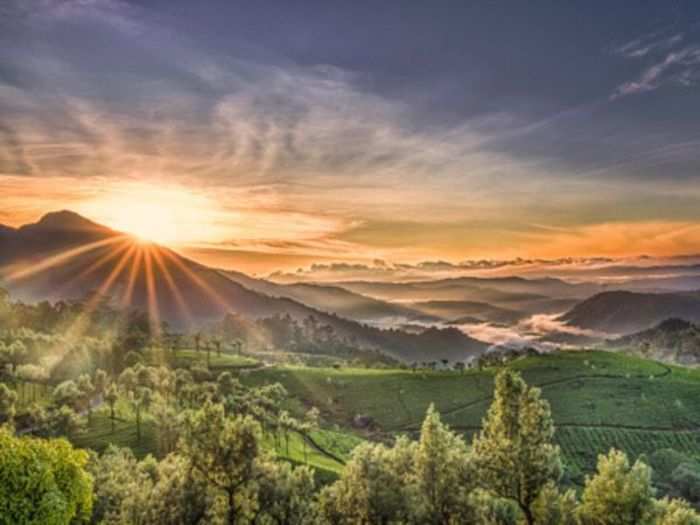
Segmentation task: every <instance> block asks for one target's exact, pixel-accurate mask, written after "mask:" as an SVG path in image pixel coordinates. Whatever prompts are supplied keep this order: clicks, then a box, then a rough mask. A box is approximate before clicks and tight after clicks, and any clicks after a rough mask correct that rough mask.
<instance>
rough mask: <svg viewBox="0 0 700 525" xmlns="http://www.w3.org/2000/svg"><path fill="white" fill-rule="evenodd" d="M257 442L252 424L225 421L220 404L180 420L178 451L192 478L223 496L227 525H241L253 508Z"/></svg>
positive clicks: (257, 434) (244, 420) (257, 428)
mask: <svg viewBox="0 0 700 525" xmlns="http://www.w3.org/2000/svg"><path fill="white" fill-rule="evenodd" d="M259 441H260V426H259V425H258V423H257V422H256V421H255V420H253V419H252V418H251V417H249V416H244V417H240V416H236V417H228V416H226V415H225V412H224V407H223V406H222V405H220V404H213V403H210V402H207V403H205V405H204V406H203V407H202V409H200V410H197V411H189V412H187V413H186V414H185V416H184V422H183V425H182V440H181V451H182V453H183V455H184V456H185V457H186V458H187V459H188V460H189V462H190V465H191V467H192V469H193V470H194V472H195V473H196V475H197V476H198V477H199V478H200V479H202V480H204V481H205V482H206V483H207V484H208V485H209V486H210V487H211V489H213V490H215V491H218V492H219V493H221V495H222V496H223V501H224V502H225V505H226V512H225V515H226V517H225V523H227V524H228V525H234V524H236V523H239V522H242V521H243V520H244V519H245V517H246V515H247V514H248V513H249V512H250V509H251V508H253V507H254V506H255V502H256V495H255V490H256V481H257V479H258V478H259V477H260V472H259V469H258V462H259V461H260V459H261V455H262V451H261V449H260V444H259Z"/></svg>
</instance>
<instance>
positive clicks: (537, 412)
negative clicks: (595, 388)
mask: <svg viewBox="0 0 700 525" xmlns="http://www.w3.org/2000/svg"><path fill="white" fill-rule="evenodd" d="M553 435H554V424H553V422H552V417H551V413H550V409H549V403H547V402H546V401H545V400H543V399H540V390H539V389H537V388H533V387H529V386H528V385H526V384H525V382H524V381H523V380H522V378H521V377H520V375H519V374H517V373H516V372H514V371H512V370H509V369H504V370H502V371H501V372H499V374H498V375H497V376H496V389H495V393H494V401H493V403H492V405H491V407H490V408H489V410H488V413H487V415H486V417H485V418H484V421H483V425H482V430H481V432H480V433H479V434H478V435H477V436H476V437H475V438H474V443H473V447H472V450H473V455H474V466H475V469H476V477H477V479H479V482H480V484H481V487H482V488H483V489H485V490H487V491H489V492H490V493H492V494H493V495H496V496H498V497H501V498H505V499H509V500H512V501H514V502H515V503H516V504H517V505H518V507H519V509H520V511H521V512H522V514H523V517H524V519H525V521H526V523H528V525H533V524H534V523H535V518H534V515H533V504H534V503H535V501H536V499H537V497H538V495H539V494H540V492H541V491H542V489H543V488H544V487H545V486H546V485H547V484H548V483H556V482H558V481H559V478H560V477H561V472H562V467H561V461H560V457H559V448H558V447H557V446H555V445H553V444H552V438H553Z"/></svg>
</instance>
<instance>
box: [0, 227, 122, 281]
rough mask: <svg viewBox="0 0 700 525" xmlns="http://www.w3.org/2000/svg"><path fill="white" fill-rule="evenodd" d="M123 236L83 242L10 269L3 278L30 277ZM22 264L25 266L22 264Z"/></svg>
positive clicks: (14, 279) (114, 241) (19, 278)
mask: <svg viewBox="0 0 700 525" xmlns="http://www.w3.org/2000/svg"><path fill="white" fill-rule="evenodd" d="M124 238H125V236H121V235H120V236H118V237H110V238H108V239H103V240H101V241H95V242H91V243H89V244H84V245H82V246H78V247H76V248H72V249H70V250H65V251H63V252H60V253H58V254H56V255H53V256H51V257H48V258H46V259H44V260H43V261H42V262H40V263H37V264H31V265H29V267H25V268H22V269H18V270H16V271H11V272H10V273H9V274H7V275H6V276H5V279H6V280H7V281H19V280H22V279H26V278H28V277H31V276H32V275H36V274H37V273H40V272H43V271H45V270H48V269H49V268H53V267H54V266H57V265H59V264H62V263H64V262H67V261H69V260H71V259H73V258H75V257H77V256H78V255H82V254H84V253H87V252H90V251H92V250H96V249H97V248H100V247H102V246H109V245H110V244H114V243H116V242H119V241H120V240H123V239H124ZM23 266H25V265H24V264H23Z"/></svg>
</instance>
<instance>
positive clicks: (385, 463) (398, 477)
mask: <svg viewBox="0 0 700 525" xmlns="http://www.w3.org/2000/svg"><path fill="white" fill-rule="evenodd" d="M415 449H416V444H415V443H412V442H410V441H409V440H408V439H407V438H405V437H402V438H399V439H398V440H397V441H396V443H395V444H394V446H393V447H386V446H384V445H381V444H372V443H363V444H362V445H359V446H357V447H356V448H355V450H353V453H352V457H351V458H350V461H348V463H347V464H346V465H345V468H343V472H342V473H341V476H340V479H338V481H336V482H335V483H333V484H332V485H329V486H327V487H325V488H324V489H323V490H322V491H321V493H320V495H319V514H320V516H321V518H322V519H321V523H332V524H334V525H370V524H375V523H382V524H388V523H412V522H415V521H412V517H413V516H415V507H414V501H415V498H414V496H416V495H417V493H416V491H415V490H414V486H412V484H411V480H412V479H413V468H414V457H415Z"/></svg>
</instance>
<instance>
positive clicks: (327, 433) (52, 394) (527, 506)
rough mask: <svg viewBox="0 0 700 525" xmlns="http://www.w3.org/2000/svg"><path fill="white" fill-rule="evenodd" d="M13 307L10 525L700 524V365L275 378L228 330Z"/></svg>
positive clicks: (1, 392)
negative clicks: (699, 398) (172, 329)
mask: <svg viewBox="0 0 700 525" xmlns="http://www.w3.org/2000/svg"><path fill="white" fill-rule="evenodd" d="M3 306H4V308H5V310H4V311H5V314H4V315H5V318H4V322H5V325H4V326H5V327H6V328H5V329H1V328H0V365H2V366H0V422H4V423H5V426H4V428H3V429H2V430H1V431H0V445H2V447H0V524H5V523H7V524H10V523H12V524H15V523H19V524H22V523H27V524H34V523H36V524H38V523H42V524H43V523H52V524H54V523H55V524H63V523H81V522H91V523H105V524H150V523H156V524H158V523H162V524H205V523H206V524H209V523H214V524H216V523H222V524H230V523H237V524H244V523H258V524H271V523H280V524H281V523H285V524H297V523H298V524H302V523H318V524H339V525H340V524H348V525H349V524H375V523H378V524H457V523H484V524H503V525H506V524H516V523H527V524H534V523H537V524H559V523H562V524H568V523H570V524H581V525H583V524H589V523H590V524H593V523H596V524H608V523H609V524H611V525H612V524H618V523H630V524H632V523H646V524H664V525H671V524H686V523H688V524H691V523H698V517H697V515H696V514H695V511H694V510H693V509H692V507H691V505H692V504H697V502H698V501H699V500H700V474H699V472H700V466H699V465H698V462H697V460H696V458H697V453H698V450H697V440H696V431H695V429H696V428H697V427H698V423H697V413H696V411H695V409H694V404H693V400H694V393H695V392H697V387H698V385H700V378H699V377H698V373H697V372H696V371H694V370H688V369H683V368H676V367H667V366H666V365H660V364H657V363H654V362H651V361H645V360H641V359H636V358H632V357H627V356H619V355H615V354H612V353H605V352H561V353H555V354H551V355H529V356H527V357H517V356H513V357H512V359H511V360H509V361H508V362H504V361H502V360H490V361H489V362H488V366H485V367H482V368H481V369H466V368H464V367H456V368H455V369H453V370H451V369H447V368H444V367H443V369H442V370H438V369H436V367H435V366H432V365H431V364H430V363H427V364H425V365H424V366H422V367H421V368H419V367H412V368H397V367H394V368H387V363H386V362H384V361H383V360H380V361H378V362H377V363H376V364H377V365H378V367H377V368H367V365H368V364H369V361H363V362H362V365H363V367H362V368H352V367H350V366H349V364H350V363H349V362H344V361H342V360H338V359H337V358H336V359H330V360H329V361H330V362H331V363H332V366H330V367H324V368H321V367H310V366H308V364H309V361H304V362H305V363H306V365H300V364H298V363H299V361H298V360H296V359H295V360H293V361H294V363H296V364H294V365H290V364H284V362H276V363H275V364H270V363H269V362H268V361H267V360H265V359H264V358H263V357H261V356H262V355H263V354H266V353H270V352H275V351H274V350H266V352H264V353H261V352H257V353H256V355H255V357H253V356H251V354H250V353H248V352H246V351H245V349H244V348H243V345H242V344H241V343H240V340H238V339H227V338H225V337H223V336H222V335H221V333H220V332H217V331H213V332H209V333H206V332H200V333H196V334H189V335H186V334H180V335H177V336H170V335H168V334H167V333H166V334H165V335H163V333H162V332H158V333H154V332H152V331H151V330H152V326H150V325H149V323H148V320H147V319H146V320H144V319H143V317H140V316H139V315H138V314H129V315H126V316H116V314H114V313H113V312H111V313H110V312H109V311H106V312H103V314H102V317H101V318H93V319H90V320H89V322H85V321H84V320H85V318H86V311H85V310H84V309H81V308H80V306H79V305H73V306H70V307H65V306H61V307H60V308H59V309H58V310H59V311H57V308H56V306H54V305H49V304H48V303H47V304H44V305H43V306H39V305H37V306H29V305H20V304H19V303H7V302H5V303H4V305H3V303H2V301H0V326H2V324H1V323H2V322H3ZM20 314H21V315H20ZM52 319H53V321H51V320H52ZM42 326H48V327H50V330H46V329H45V330H42V329H41V327H42ZM76 327H77V328H76ZM293 353H294V354H296V353H295V352H293ZM278 355H281V356H283V355H286V354H285V353H283V352H278ZM296 355H298V354H296ZM320 355H321V354H319V353H315V354H314V362H317V363H319V364H323V363H324V362H325V360H324V359H317V356H320ZM329 357H330V356H329ZM356 358H357V354H355V357H353V363H354V364H355V365H357V364H359V363H357V362H355V361H354V360H355V359H356ZM364 359H370V356H369V355H365V356H364ZM528 384H531V385H532V386H527V385H528ZM440 414H441V415H440ZM555 428H556V429H557V431H556V432H555ZM81 449H85V450H87V453H86V452H84V451H83V450H81ZM611 449H615V450H611ZM652 467H653V468H652ZM666 496H670V497H672V498H675V499H668V497H666Z"/></svg>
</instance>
